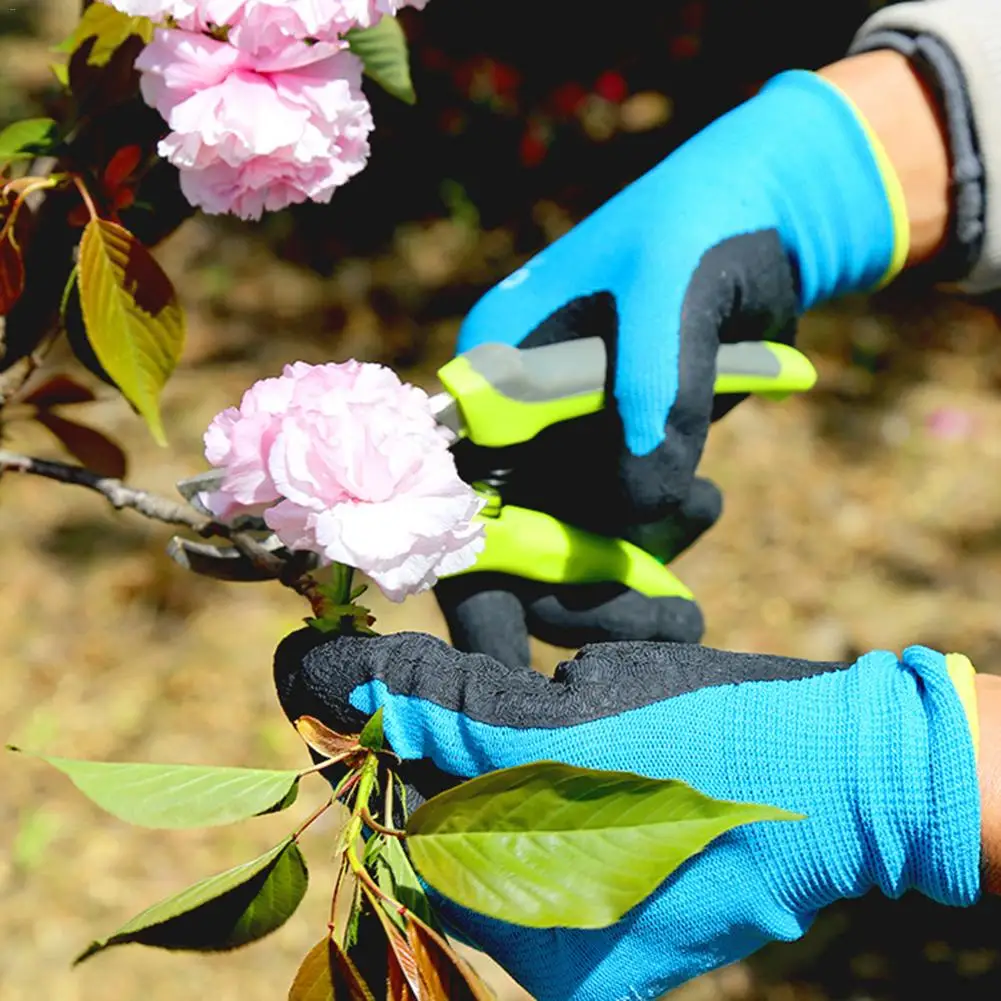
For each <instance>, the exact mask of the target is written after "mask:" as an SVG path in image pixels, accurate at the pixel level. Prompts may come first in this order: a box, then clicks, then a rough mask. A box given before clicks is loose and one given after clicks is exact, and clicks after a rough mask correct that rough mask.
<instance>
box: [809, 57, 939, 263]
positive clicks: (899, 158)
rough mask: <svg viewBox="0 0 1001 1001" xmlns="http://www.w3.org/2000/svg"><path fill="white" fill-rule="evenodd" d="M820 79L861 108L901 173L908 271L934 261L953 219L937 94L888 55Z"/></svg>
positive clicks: (846, 64)
mask: <svg viewBox="0 0 1001 1001" xmlns="http://www.w3.org/2000/svg"><path fill="white" fill-rule="evenodd" d="M818 75H819V76H821V77H823V78H824V79H825V80H827V81H828V82H829V83H832V84H833V85H834V86H835V87H837V88H838V89H839V90H840V91H841V92H842V93H843V94H844V95H845V96H846V97H847V98H848V99H849V100H850V101H851V102H852V103H853V104H854V105H855V107H856V108H857V109H858V111H859V112H860V113H861V115H862V116H863V117H864V119H865V120H866V122H867V124H868V125H869V127H870V128H871V129H872V131H873V132H874V133H875V135H876V137H877V138H878V140H879V141H880V143H881V144H882V146H883V149H884V150H885V152H886V154H887V157H888V159H889V161H890V163H891V165H892V166H893V169H894V171H895V172H896V175H897V178H898V179H899V181H900V185H901V188H902V189H903V195H904V200H905V203H906V206H907V217H908V223H909V227H910V245H909V250H908V254H907V262H906V266H907V267H913V266H915V265H918V264H922V263H925V262H927V261H929V260H931V259H932V258H934V257H935V255H936V254H937V253H938V252H939V251H940V250H941V249H942V247H943V246H944V244H945V241H946V236H947V233H948V226H949V214H950V202H949V198H950V173H949V149H948V140H947V137H946V131H945V125H944V122H943V120H942V115H941V111H940V109H939V108H938V105H937V102H936V100H935V97H934V95H933V94H932V92H931V90H930V89H929V88H928V86H927V85H926V84H925V83H924V81H923V80H922V79H921V77H920V76H919V75H918V74H917V72H916V71H915V70H914V68H913V67H912V65H911V63H910V62H909V61H908V59H907V58H906V57H905V56H903V55H901V54H900V53H898V52H891V51H888V50H883V51H877V52H867V53H863V54H861V55H857V56H851V57H849V58H847V59H842V60H841V61H840V62H837V63H833V64H831V65H830V66H826V67H824V68H823V69H821V70H819V71H818Z"/></svg>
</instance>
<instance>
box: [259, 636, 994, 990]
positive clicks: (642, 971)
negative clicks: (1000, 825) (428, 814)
mask: <svg viewBox="0 0 1001 1001" xmlns="http://www.w3.org/2000/svg"><path fill="white" fill-rule="evenodd" d="M275 665H276V682H277V686H278V692H279V697H280V699H281V703H282V706H283V708H284V710H285V712H286V714H287V715H288V716H289V718H290V719H293V720H294V719H296V718H297V717H298V716H300V715H303V714H310V715H313V716H316V717H318V718H320V719H322V720H324V721H325V722H326V723H327V724H328V725H330V726H332V727H334V728H335V729H337V730H340V731H356V730H357V729H358V728H360V727H361V726H362V725H363V724H364V722H365V720H366V719H367V718H368V716H369V715H370V714H371V713H372V712H374V711H375V710H376V709H377V708H379V707H382V708H383V710H384V715H383V722H384V728H385V734H386V737H387V739H388V740H389V742H390V744H391V745H392V748H393V750H394V751H395V752H396V753H397V754H398V755H399V756H400V757H401V758H402V759H403V761H404V768H405V771H404V777H405V779H406V781H407V782H408V783H409V784H410V786H411V788H412V789H413V790H414V792H413V798H414V799H415V800H416V801H419V799H420V798H421V797H425V798H426V797H427V796H429V795H432V794H434V793H435V792H438V791H440V790H441V789H443V788H446V787H448V786H449V785H451V784H454V783H455V782H456V780H457V778H468V777H472V776H476V775H480V774H483V773H484V772H488V771H491V770H494V769H497V768H502V767H508V766H513V765H519V764H524V763H526V762H531V761H537V760H556V761H563V762H567V763H569V764H574V765H581V766H586V767H591V768H599V769H617V770H627V771H633V772H638V773H641V774H644V775H648V776H653V777H658V778H680V779H683V780H684V781H686V782H688V783H690V784H691V785H693V786H695V787H696V788H698V789H700V790H701V791H702V792H704V793H707V794H709V795H711V796H715V797H720V798H725V799H732V800H743V801H751V802H759V803H767V804H771V805H774V806H779V807H784V808H786V809H788V810H793V811H796V812H799V813H803V814H806V816H807V819H806V820H804V821H801V822H779V823H759V824H751V825H748V826H746V827H741V828H738V829H736V830H734V831H731V832H729V833H727V834H725V835H723V836H722V837H720V838H718V839H717V840H716V841H714V842H712V843H711V844H710V845H709V847H708V848H706V849H705V850H704V851H703V852H702V853H701V854H699V855H698V856H696V857H695V858H693V859H690V860H689V861H688V862H687V863H685V864H684V865H683V866H681V867H680V868H679V869H678V870H677V871H676V872H675V873H674V874H673V875H672V876H671V877H669V878H668V879H667V880H666V881H665V882H664V883H663V884H662V885H661V887H660V888H659V889H658V890H657V891H656V892H655V893H654V895H653V896H651V897H650V898H649V899H648V900H646V901H645V902H644V903H642V904H640V905H638V906H637V907H635V908H634V909H633V910H631V911H630V912H629V913H628V914H627V915H626V916H625V917H624V918H623V919H622V920H620V921H619V922H618V923H616V924H615V925H614V926H612V927H610V928H607V929H603V930H592V931H580V930H570V929H562V930H561V929H552V930H534V929H528V928H522V927H516V926H514V925H509V924H505V923H502V922H499V921H496V920H494V919H490V918H486V917H483V916H481V915H477V914H475V913H473V912H471V911H468V910H466V909H464V908H461V907H458V906H456V905H454V904H451V903H450V902H448V901H446V900H443V899H442V898H440V897H439V898H438V899H437V900H436V903H437V904H438V906H439V908H440V911H441V913H442V914H443V916H444V917H445V919H446V920H448V921H449V922H450V923H452V924H453V925H454V926H455V927H456V928H457V929H458V931H459V932H460V933H461V934H462V935H463V936H465V937H466V938H467V939H468V940H470V941H471V942H473V943H475V944H477V945H479V946H480V947H481V948H482V949H484V950H485V951H486V952H487V953H489V954H490V955H491V956H493V957H494V958H495V959H497V960H498V961H499V962H500V963H501V964H502V965H503V966H504V967H505V968H506V969H507V970H508V971H509V972H510V973H511V974H512V975H513V976H514V977H515V978H516V979H517V980H518V981H519V982H520V983H521V984H522V985H523V986H524V987H525V988H526V989H527V990H528V991H530V992H531V993H532V994H533V996H534V997H536V998H538V999H539V1001H620V999H621V1001H626V999H653V998H656V997H659V996H660V995H661V994H663V993H664V992H665V991H667V990H669V989H671V988H673V987H675V986H677V985H678V984H680V983H682V982H684V981H686V980H688V979H690V978H692V977H694V976H696V975H698V974H701V973H704V972H705V971H707V970H710V969H713V968H714V967H717V966H721V965H723V964H725V963H729V962H732V961H734V960H736V959H739V958H741V957H743V956H746V955H748V954H749V953H751V952H753V951H754V950H756V949H758V948H759V947H760V946H762V945H764V944H765V943H766V942H768V941H770V940H772V939H785V940H789V939H795V938H798V937H799V936H800V935H802V934H803V933H804V931H806V929H807V928H808V927H809V926H810V923H811V922H812V921H813V919H814V917H815V916H816V914H817V912H818V910H820V909H821V908H822V907H824V906H826V905H827V904H830V903H832V902H833V901H835V900H837V899H838V898H840V897H855V896H860V895H861V894H863V893H865V892H866V891H867V890H869V889H870V888H873V887H878V888H879V889H881V890H882V891H883V892H884V893H886V894H889V895H890V896H893V897H896V896H899V895H900V894H902V893H904V892H905V891H906V890H908V889H916V890H919V891H920V892H922V893H924V894H926V895H927V896H929V897H931V898H933V899H934V900H937V901H940V902H942V903H946V904H953V905H969V904H972V903H973V902H974V901H975V900H976V899H977V897H978V893H979V865H980V799H979V790H978V782H977V774H976V765H975V760H974V745H973V740H972V739H971V728H970V726H969V724H968V722H967V714H966V710H964V699H961V698H960V696H959V695H958V694H957V693H958V691H966V690H967V689H968V688H969V687H970V686H972V677H971V676H972V667H971V666H970V665H969V662H968V661H967V660H966V659H965V658H962V657H958V656H956V655H950V656H949V657H944V656H942V655H941V654H938V653H934V652H933V651H931V650H928V649H926V648H923V647H912V648H910V649H909V650H907V651H905V653H904V655H903V657H902V658H901V659H899V660H898V658H897V657H896V656H895V655H893V654H891V653H886V652H878V653H871V654H868V655H866V656H864V657H862V658H861V659H860V660H859V661H857V662H856V663H855V664H838V663H814V662H810V661H802V660H791V659H788V658H783V657H767V656H760V655H750V654H734V653H724V652H720V651H717V650H710V649H706V648H703V647H698V646H689V645H680V644H678V645H674V644H655V643H623V644H606V645H597V646H593V647H589V648H587V649H585V650H583V651H581V653H580V654H579V655H578V656H577V657H576V658H575V659H574V660H572V661H570V662H567V663H564V664H562V665H560V667H559V669H558V670H557V673H556V676H555V678H553V679H552V680H549V679H548V678H545V677H543V676H542V675H540V674H537V673H534V672H533V671H531V670H529V669H527V668H505V667H504V666H503V665H501V664H499V663H497V662H496V661H493V660H491V659H489V658H487V657H485V656H483V655H478V654H462V653H460V652H458V651H456V650H454V649H452V648H451V647H449V646H447V645H446V644H444V643H442V642H440V641H439V640H437V639H434V638H432V637H429V636H426V635H423V634H418V633H400V634H397V635H394V636H387V637H380V638H376V639H364V638H337V639H329V638H325V637H323V636H321V635H320V634H319V633H316V632H313V631H310V630H303V631H300V632H298V633H294V634H293V635H292V636H290V637H288V638H287V639H286V640H285V641H284V642H283V643H282V644H281V646H280V647H279V649H278V652H277V655H276V661H275ZM953 679H955V681H954V680H953ZM971 711H973V710H971Z"/></svg>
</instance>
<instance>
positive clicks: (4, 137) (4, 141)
mask: <svg viewBox="0 0 1001 1001" xmlns="http://www.w3.org/2000/svg"><path fill="white" fill-rule="evenodd" d="M58 143H59V125H58V123H57V122H55V121H54V120H53V119H51V118H26V119H25V120H24V121H22V122H14V124H13V125H8V126H7V128H5V129H4V130H3V131H2V132H0V165H2V164H4V163H10V162H11V161H13V160H31V159H32V158H34V157H36V156H44V155H45V154H47V153H51V152H52V150H54V149H55V148H56V146H57V145H58Z"/></svg>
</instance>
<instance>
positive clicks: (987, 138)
mask: <svg viewBox="0 0 1001 1001" xmlns="http://www.w3.org/2000/svg"><path fill="white" fill-rule="evenodd" d="M886 31H896V32H903V33H907V34H911V35H917V34H921V35H930V36H933V37H934V38H936V39H938V40H939V41H941V42H942V43H943V44H944V45H946V46H947V47H948V49H949V50H950V52H951V53H952V55H953V56H954V57H955V58H956V61H957V62H958V64H959V65H960V67H961V68H962V71H963V76H964V79H965V83H966V88H967V93H968V95H969V99H970V105H971V107H972V110H973V118H974V123H975V128H976V134H977V140H978V143H979V151H980V157H981V159H982V161H983V165H984V169H985V171H986V184H985V193H986V214H985V223H986V230H985V233H984V245H983V251H982V253H981V256H980V259H979V260H978V261H977V263H976V264H975V266H974V267H973V269H972V271H971V272H970V275H969V277H968V278H967V279H966V280H965V281H964V282H963V288H964V289H966V290H967V291H970V292H984V291H988V290H991V289H996V288H998V287H999V286H1001V194H999V192H1001V115H999V113H998V101H999V98H1001V3H999V2H998V0H924V2H921V3H897V4H891V5H890V6H888V7H885V8H883V9H882V10H880V11H877V12H876V13H875V14H874V15H873V16H872V17H871V18H869V20H868V21H866V23H865V24H864V25H863V26H862V28H861V30H860V31H859V33H858V35H857V37H856V41H855V47H856V48H859V49H861V48H863V47H865V44H866V40H867V39H868V37H869V36H871V35H874V34H876V33H879V32H886Z"/></svg>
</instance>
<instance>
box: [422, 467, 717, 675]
mask: <svg viewBox="0 0 1001 1001" xmlns="http://www.w3.org/2000/svg"><path fill="white" fill-rule="evenodd" d="M721 507H722V497H721V495H720V492H719V490H718V489H717V488H716V486H715V485H714V484H713V483H712V482H711V481H709V480H706V479H697V480H696V481H695V484H694V485H693V489H692V491H691V492H690V494H689V497H688V501H687V502H686V504H685V505H684V506H683V508H682V511H681V512H680V513H679V515H678V516H676V517H675V518H673V519H668V520H666V521H665V522H664V523H662V524H659V525H648V526H643V527H642V530H643V533H644V539H643V540H642V541H643V543H644V545H645V548H648V549H650V550H651V551H652V552H655V553H656V554H657V555H658V556H659V557H660V558H662V559H663V560H664V561H665V562H670V561H671V560H672V559H674V558H675V557H677V556H679V555H680V554H681V553H682V552H683V551H684V550H685V549H687V548H688V547H689V546H690V545H691V544H692V543H693V542H695V541H696V539H698V538H699V536H701V535H702V533H703V532H705V531H706V530H707V529H708V528H710V527H711V526H712V525H713V524H715V522H716V520H717V519H718V518H719V515H720V511H721ZM637 541H640V540H637ZM435 594H436V596H437V598H438V603H439V605H440V606H441V609H442V612H443V614H444V616H445V621H446V623H447V625H448V629H449V635H450V636H451V638H452V642H453V644H454V645H455V647H456V649H458V650H463V651H466V652H470V653H473V652H478V653H485V654H489V655H490V656H491V657H493V658H495V659H496V660H498V661H501V662H502V663H504V664H507V665H509V666H523V665H526V664H528V663H529V661H530V654H529V645H528V637H529V636H530V635H531V636H535V637H536V638H537V639H540V640H542V641H543V642H546V643H552V644H553V645H554V646H562V647H579V646H583V645H584V644H585V643H603V642H616V641H622V640H659V641H663V642H679V643H696V642H698V641H699V640H700V639H701V638H702V634H703V630H704V622H703V618H702V612H701V611H700V609H699V607H698V605H697V604H696V603H695V602H694V601H690V600H688V599H685V598H677V597H675V598H650V597H647V596H646V595H643V594H640V593H639V592H638V591H634V590H632V589H631V588H627V587H625V586H624V585H622V584H618V583H607V584H560V585H552V584H544V583H540V582H538V581H531V580H527V579H525V578H521V577H512V576H508V575H506V574H498V573H471V574H463V575H461V576H459V577H452V578H447V579H445V580H442V581H440V582H439V583H438V585H437V587H436V588H435Z"/></svg>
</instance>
